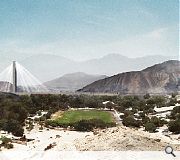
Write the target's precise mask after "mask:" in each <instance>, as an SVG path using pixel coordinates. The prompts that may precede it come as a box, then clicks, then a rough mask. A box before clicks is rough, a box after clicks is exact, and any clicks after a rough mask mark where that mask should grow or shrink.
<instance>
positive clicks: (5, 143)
mask: <svg viewBox="0 0 180 160" xmlns="http://www.w3.org/2000/svg"><path fill="white" fill-rule="evenodd" d="M0 141H2V143H1V144H0V148H1V147H4V148H7V149H11V148H13V147H14V146H13V144H12V140H11V139H10V138H7V137H5V136H2V137H1V138H0Z"/></svg>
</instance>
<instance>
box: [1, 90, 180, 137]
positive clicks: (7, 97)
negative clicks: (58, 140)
mask: <svg viewBox="0 0 180 160" xmlns="http://www.w3.org/2000/svg"><path fill="white" fill-rule="evenodd" d="M104 101H111V102H114V104H112V103H110V102H109V103H107V104H106V105H103V103H102V102H104ZM176 102H177V100H176V98H175V95H173V97H172V98H171V99H168V98H165V97H164V96H151V95H149V94H146V95H145V96H120V95H114V96H107V95H105V96H100V95H96V96H95V95H64V94H62V95H61V94H59V95H53V94H45V95H43V94H32V95H14V94H5V93H0V109H1V112H0V130H4V131H8V132H11V133H12V134H13V135H16V136H22V135H23V132H24V130H23V127H24V125H25V120H26V118H27V117H28V115H35V114H36V113H38V114H39V115H40V114H41V113H40V112H38V111H40V110H44V111H48V114H47V115H46V116H43V117H41V118H40V119H38V120H37V122H39V121H43V122H44V121H46V119H50V117H51V115H52V114H53V113H55V112H57V111H65V112H64V115H63V117H62V119H61V118H59V119H58V120H56V121H47V122H46V124H50V125H51V126H58V125H62V126H63V127H67V126H68V125H71V126H72V123H74V124H73V127H74V128H75V127H78V123H79V124H80V123H83V124H86V123H88V124H90V121H91V122H93V123H95V121H97V123H99V124H101V123H105V124H106V126H111V125H112V126H113V125H114V124H113V123H114V121H113V119H112V116H111V115H110V116H109V114H110V113H107V112H105V113H104V112H98V111H95V112H96V113H92V112H91V111H88V115H86V113H87V111H83V113H80V112H81V111H80V112H79V113H78V112H74V113H71V112H69V111H67V110H68V109H69V107H71V108H85V107H89V108H94V109H99V108H105V107H106V108H108V109H110V110H111V109H116V110H117V111H119V112H122V113H124V115H123V116H121V118H122V119H123V124H124V125H126V126H131V127H139V126H145V124H146V123H153V124H154V125H155V126H156V127H160V126H162V125H163V124H164V123H166V122H164V121H162V120H161V119H157V118H152V119H150V118H149V117H148V115H149V114H151V113H154V107H163V106H168V105H170V104H171V105H173V104H175V103H176ZM130 108H131V110H130ZM93 112H94V111H93ZM134 114H139V115H136V116H134ZM82 117H85V119H83V118H82ZM168 118H170V119H171V121H172V122H171V123H170V124H169V129H170V130H171V131H172V130H173V129H172V128H174V127H172V126H173V123H175V126H176V125H177V126H178V124H179V123H176V121H178V119H180V109H179V107H175V108H174V109H173V111H172V113H171V115H170V116H169V117H168ZM87 121H88V122H87ZM100 121H102V122H100ZM75 122H76V123H77V124H76V125H75ZM111 123H112V124H111ZM43 124H44V123H43ZM99 124H98V125H99ZM26 125H27V126H26V128H27V129H28V130H31V129H32V128H33V125H32V124H31V123H29V124H27V123H26ZM91 125H92V124H90V126H91ZM93 125H94V127H98V125H95V124H93ZM100 126H101V125H100ZM40 129H42V127H41V128H40ZM82 130H83V129H82Z"/></svg>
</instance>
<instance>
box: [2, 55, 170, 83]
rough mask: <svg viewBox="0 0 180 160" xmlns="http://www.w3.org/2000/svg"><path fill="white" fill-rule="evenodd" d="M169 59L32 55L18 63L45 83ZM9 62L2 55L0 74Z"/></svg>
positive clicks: (141, 66) (130, 68) (142, 65)
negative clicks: (72, 75)
mask: <svg viewBox="0 0 180 160" xmlns="http://www.w3.org/2000/svg"><path fill="white" fill-rule="evenodd" d="M169 59H172V58H170V57H165V56H161V55H154V56H145V57H139V58H128V57H126V56H122V55H120V54H108V55H106V56H104V57H101V58H97V59H90V60H86V61H74V60H71V59H68V58H65V57H62V56H57V55H50V54H34V55H33V56H30V57H24V58H21V59H18V62H19V63H20V64H22V65H23V66H24V67H25V68H27V69H28V70H29V71H30V72H31V73H32V74H33V75H34V76H35V77H37V78H38V79H39V80H40V81H42V82H46V81H50V80H53V79H56V78H58V77H61V76H63V75H64V74H69V73H74V72H84V73H87V74H91V75H94V74H97V75H107V76H112V75H114V74H118V73H121V72H128V71H138V70H141V69H144V68H146V67H149V66H151V65H153V64H155V63H161V62H164V61H167V60H169ZM13 60H14V59H13ZM11 61H12V60H11V59H10V57H7V56H5V55H4V58H2V59H0V72H1V71H2V70H3V69H5V67H6V66H7V65H9V64H10V63H11Z"/></svg>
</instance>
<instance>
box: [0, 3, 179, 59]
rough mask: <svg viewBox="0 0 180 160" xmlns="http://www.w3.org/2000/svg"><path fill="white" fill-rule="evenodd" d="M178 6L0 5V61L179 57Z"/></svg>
mask: <svg viewBox="0 0 180 160" xmlns="http://www.w3.org/2000/svg"><path fill="white" fill-rule="evenodd" d="M178 3H179V1H178V0H0V58H2V57H7V56H8V57H9V58H13V59H16V58H17V59H18V58H23V57H26V56H31V55H33V54H55V55H60V56H64V57H68V58H71V59H74V60H85V59H90V58H96V57H97V58H98V57H101V56H104V55H107V54H109V53H119V54H122V55H125V56H128V57H139V56H145V55H155V54H160V55H167V56H177V55H178V54H179V32H178V30H179V4H178Z"/></svg>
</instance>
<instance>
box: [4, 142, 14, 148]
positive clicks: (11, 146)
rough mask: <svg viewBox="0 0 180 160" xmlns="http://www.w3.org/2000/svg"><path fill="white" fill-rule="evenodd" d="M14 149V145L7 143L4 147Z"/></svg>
mask: <svg viewBox="0 0 180 160" xmlns="http://www.w3.org/2000/svg"><path fill="white" fill-rule="evenodd" d="M13 147H14V145H13V144H12V143H7V144H5V145H4V148H7V149H12V148H13Z"/></svg>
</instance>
